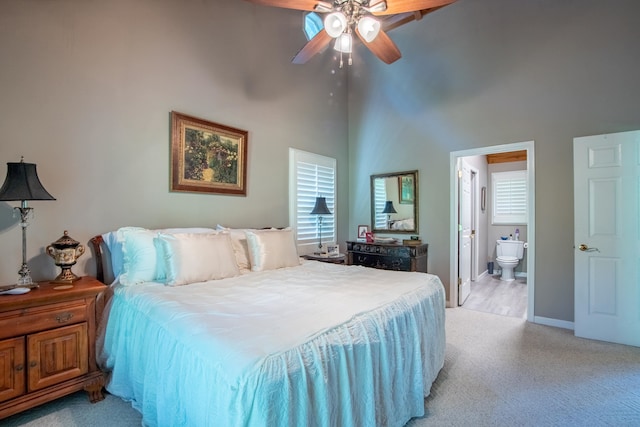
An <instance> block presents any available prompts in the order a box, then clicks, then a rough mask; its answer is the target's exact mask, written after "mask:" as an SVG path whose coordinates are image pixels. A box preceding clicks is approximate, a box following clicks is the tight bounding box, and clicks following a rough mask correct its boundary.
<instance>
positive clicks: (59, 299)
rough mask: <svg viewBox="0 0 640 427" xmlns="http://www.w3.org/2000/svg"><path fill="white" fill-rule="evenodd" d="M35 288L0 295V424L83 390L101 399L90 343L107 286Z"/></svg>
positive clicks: (87, 282)
mask: <svg viewBox="0 0 640 427" xmlns="http://www.w3.org/2000/svg"><path fill="white" fill-rule="evenodd" d="M38 285H39V287H38V288H34V289H32V290H31V292H28V293H26V294H21V295H0V367H2V369H0V419H2V418H5V417H8V416H10V415H13V414H15V413H18V412H21V411H24V410H25V409H29V408H31V407H34V406H37V405H40V404H42V403H45V402H49V401H51V400H54V399H57V398H59V397H62V396H65V395H67V394H70V393H74V392H76V391H78V390H83V389H84V390H85V391H87V393H88V394H89V400H90V401H91V402H92V403H95V402H98V401H100V400H102V399H104V395H103V394H102V388H103V386H104V375H103V373H102V372H101V371H100V370H99V369H98V366H97V363H96V348H95V347H96V345H95V344H96V324H97V319H98V316H99V314H98V312H101V311H102V310H101V307H102V304H101V301H102V298H101V297H102V292H103V291H104V290H105V289H106V288H107V287H106V286H105V285H104V284H103V283H101V282H99V281H97V280H96V279H94V278H92V277H83V278H81V279H80V280H77V281H75V282H73V283H72V286H70V285H64V284H60V283H50V282H41V283H39V284H38Z"/></svg>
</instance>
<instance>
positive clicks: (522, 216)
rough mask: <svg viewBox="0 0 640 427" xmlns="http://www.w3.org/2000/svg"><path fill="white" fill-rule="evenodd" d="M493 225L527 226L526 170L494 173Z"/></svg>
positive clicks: (492, 179) (492, 175)
mask: <svg viewBox="0 0 640 427" xmlns="http://www.w3.org/2000/svg"><path fill="white" fill-rule="evenodd" d="M491 181H492V183H493V219H492V223H493V224H526V222H527V173H526V171H524V170H521V171H510V172H494V173H492V174H491Z"/></svg>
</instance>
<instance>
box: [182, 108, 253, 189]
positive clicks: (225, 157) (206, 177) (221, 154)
mask: <svg viewBox="0 0 640 427" xmlns="http://www.w3.org/2000/svg"><path fill="white" fill-rule="evenodd" d="M248 137H249V132H247V131H246V130H241V129H236V128H232V127H229V126H225V125H221V124H218V123H214V122H210V121H207V120H204V119H199V118H197V117H192V116H188V115H186V114H182V113H178V112H176V111H172V112H171V191H187V192H196V193H214V194H237V195H242V196H246V195H247V144H248V142H249V141H248V139H249V138H248Z"/></svg>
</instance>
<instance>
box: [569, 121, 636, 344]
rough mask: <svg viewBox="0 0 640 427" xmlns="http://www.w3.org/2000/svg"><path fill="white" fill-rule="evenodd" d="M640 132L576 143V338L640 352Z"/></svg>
mask: <svg viewBox="0 0 640 427" xmlns="http://www.w3.org/2000/svg"><path fill="white" fill-rule="evenodd" d="M639 147H640V132H639V131H634V132H623V133H617V134H609V135H597V136H589V137H583V138H575V139H574V226H575V231H574V234H575V239H576V241H575V247H576V253H575V261H574V269H575V334H576V335H577V336H580V337H585V338H592V339H598V340H603V341H611V342H617V343H622V344H629V345H635V346H640V268H639V267H638V259H639V258H640V256H639V255H640V226H639V220H638V217H639V210H638V209H639V208H638V206H639V204H638V201H639V200H640V199H639V197H638V196H639V190H640V150H639Z"/></svg>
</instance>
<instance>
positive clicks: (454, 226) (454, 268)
mask: <svg viewBox="0 0 640 427" xmlns="http://www.w3.org/2000/svg"><path fill="white" fill-rule="evenodd" d="M523 150H524V151H526V154H527V156H526V158H527V160H526V162H527V163H526V169H527V229H528V232H527V235H528V236H527V239H526V240H527V243H528V248H527V250H526V251H525V260H526V263H527V316H526V318H527V320H528V321H530V322H533V321H534V315H535V299H534V295H535V170H534V142H533V141H528V142H519V143H513V144H504V145H496V146H490V147H482V148H475V149H470V150H463V151H456V152H452V153H451V154H450V179H451V180H450V188H451V195H452V197H451V202H450V224H451V227H450V248H451V251H450V260H451V262H450V266H451V267H450V281H449V299H448V306H449V307H457V306H458V305H459V302H460V298H459V289H460V288H459V284H460V283H461V282H462V280H459V278H460V275H459V267H460V262H461V261H462V262H463V263H464V262H466V261H465V260H461V252H460V250H461V241H463V240H461V239H460V234H461V233H460V230H462V224H461V222H460V220H459V214H460V209H461V206H460V205H461V202H460V200H461V186H460V184H459V175H458V173H459V172H458V170H459V165H460V164H462V159H463V158H465V157H473V156H480V155H489V154H499V153H508V152H515V151H523ZM471 176H472V175H470V177H471ZM473 179H474V180H475V181H476V185H477V181H478V180H477V175H476V176H475V177H474V178H473ZM470 187H471V185H470ZM474 192H475V191H474ZM478 194H482V193H478V192H476V195H478ZM480 197H482V196H480ZM481 203H482V202H481ZM474 222H476V224H477V220H476V221H474ZM471 232H473V231H472V230H471V231H470V233H471ZM477 253H478V251H477V250H476V251H475V254H476V255H475V257H477ZM463 256H465V258H466V255H463ZM475 257H469V258H474V261H475V262H473V263H472V262H471V259H469V265H470V266H471V265H473V267H472V268H475V273H476V274H475V275H474V272H473V271H472V272H471V274H470V276H471V277H472V278H475V279H476V280H477V279H478V278H479V276H478V274H477V272H478V270H479V269H482V270H483V271H484V266H485V265H486V264H485V263H484V262H482V260H478V259H477V258H475ZM523 261H524V260H523Z"/></svg>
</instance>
